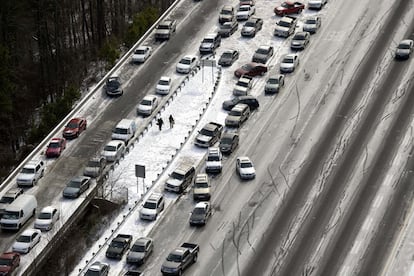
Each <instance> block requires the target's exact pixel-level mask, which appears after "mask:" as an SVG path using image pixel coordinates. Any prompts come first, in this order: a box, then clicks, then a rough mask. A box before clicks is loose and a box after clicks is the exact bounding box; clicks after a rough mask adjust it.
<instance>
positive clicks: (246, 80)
mask: <svg viewBox="0 0 414 276" xmlns="http://www.w3.org/2000/svg"><path fill="white" fill-rule="evenodd" d="M252 86H253V77H250V76H246V75H244V76H241V77H240V78H239V80H238V81H237V83H236V86H235V87H234V89H233V95H234V96H246V95H247V94H249V91H250V90H251V89H252Z"/></svg>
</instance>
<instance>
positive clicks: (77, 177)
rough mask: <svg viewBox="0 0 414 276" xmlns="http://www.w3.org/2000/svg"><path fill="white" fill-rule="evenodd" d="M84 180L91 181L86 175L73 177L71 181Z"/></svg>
mask: <svg viewBox="0 0 414 276" xmlns="http://www.w3.org/2000/svg"><path fill="white" fill-rule="evenodd" d="M83 179H90V177H89V176H84V175H77V176H74V177H72V178H71V180H70V181H82V180H83Z"/></svg>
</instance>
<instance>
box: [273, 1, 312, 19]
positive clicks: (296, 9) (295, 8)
mask: <svg viewBox="0 0 414 276" xmlns="http://www.w3.org/2000/svg"><path fill="white" fill-rule="evenodd" d="M304 8H305V5H304V4H302V3H300V2H283V3H282V5H280V6H279V7H276V8H275V9H274V12H275V14H276V15H279V16H284V15H287V14H292V13H301V12H302V10H303V9H304Z"/></svg>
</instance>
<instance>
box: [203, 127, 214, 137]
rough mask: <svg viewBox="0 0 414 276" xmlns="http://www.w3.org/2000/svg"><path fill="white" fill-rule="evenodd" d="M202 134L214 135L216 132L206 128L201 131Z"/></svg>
mask: <svg viewBox="0 0 414 276" xmlns="http://www.w3.org/2000/svg"><path fill="white" fill-rule="evenodd" d="M200 134H201V135H205V136H214V132H212V131H211V130H208V129H205V128H203V129H202V130H201V131H200Z"/></svg>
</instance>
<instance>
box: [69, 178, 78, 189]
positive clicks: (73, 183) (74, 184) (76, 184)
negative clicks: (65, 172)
mask: <svg viewBox="0 0 414 276" xmlns="http://www.w3.org/2000/svg"><path fill="white" fill-rule="evenodd" d="M80 186H81V182H80V181H79V180H77V179H76V180H71V181H70V182H69V183H68V187H72V188H79V187H80Z"/></svg>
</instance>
